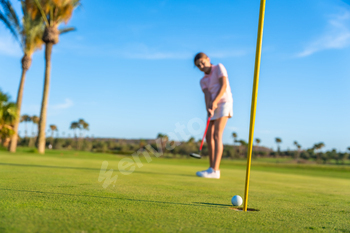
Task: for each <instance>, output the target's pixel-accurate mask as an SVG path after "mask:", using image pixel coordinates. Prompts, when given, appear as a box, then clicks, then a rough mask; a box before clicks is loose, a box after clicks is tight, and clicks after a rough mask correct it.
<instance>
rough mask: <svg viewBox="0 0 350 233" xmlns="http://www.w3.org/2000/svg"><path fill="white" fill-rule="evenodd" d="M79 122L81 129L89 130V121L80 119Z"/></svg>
mask: <svg viewBox="0 0 350 233" xmlns="http://www.w3.org/2000/svg"><path fill="white" fill-rule="evenodd" d="M78 124H79V129H80V130H86V131H88V130H89V123H87V122H86V121H84V119H79V121H78ZM80 134H81V135H83V134H82V133H80Z"/></svg>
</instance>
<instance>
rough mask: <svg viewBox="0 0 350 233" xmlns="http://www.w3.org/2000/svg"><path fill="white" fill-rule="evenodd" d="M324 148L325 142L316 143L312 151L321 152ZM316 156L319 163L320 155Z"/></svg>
mask: <svg viewBox="0 0 350 233" xmlns="http://www.w3.org/2000/svg"><path fill="white" fill-rule="evenodd" d="M323 147H325V144H324V143H323V142H319V143H316V144H315V145H314V146H313V148H312V149H313V150H315V151H318V150H321V149H322V148H323ZM316 155H317V161H319V160H320V153H316Z"/></svg>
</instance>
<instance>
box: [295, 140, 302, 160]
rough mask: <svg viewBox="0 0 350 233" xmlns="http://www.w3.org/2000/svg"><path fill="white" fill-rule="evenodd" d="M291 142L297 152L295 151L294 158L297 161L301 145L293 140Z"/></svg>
mask: <svg viewBox="0 0 350 233" xmlns="http://www.w3.org/2000/svg"><path fill="white" fill-rule="evenodd" d="M293 144H294V145H295V146H296V147H297V153H296V156H295V159H296V160H297V161H298V160H299V155H300V148H301V146H300V145H299V143H298V142H297V141H294V142H293Z"/></svg>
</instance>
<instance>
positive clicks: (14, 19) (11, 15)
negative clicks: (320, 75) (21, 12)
mask: <svg viewBox="0 0 350 233" xmlns="http://www.w3.org/2000/svg"><path fill="white" fill-rule="evenodd" d="M0 4H1V6H2V8H3V9H4V11H5V14H6V16H7V19H8V20H9V21H10V22H11V23H12V25H13V27H14V28H15V29H16V31H17V32H20V31H21V30H22V25H21V23H20V20H19V19H18V16H17V14H16V11H15V10H14V9H13V6H12V4H11V2H10V1H9V0H0Z"/></svg>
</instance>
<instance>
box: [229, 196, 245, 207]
mask: <svg viewBox="0 0 350 233" xmlns="http://www.w3.org/2000/svg"><path fill="white" fill-rule="evenodd" d="M231 203H232V205H233V206H240V205H242V203H243V200H242V198H241V197H240V196H239V195H235V196H233V197H232V199H231Z"/></svg>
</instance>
